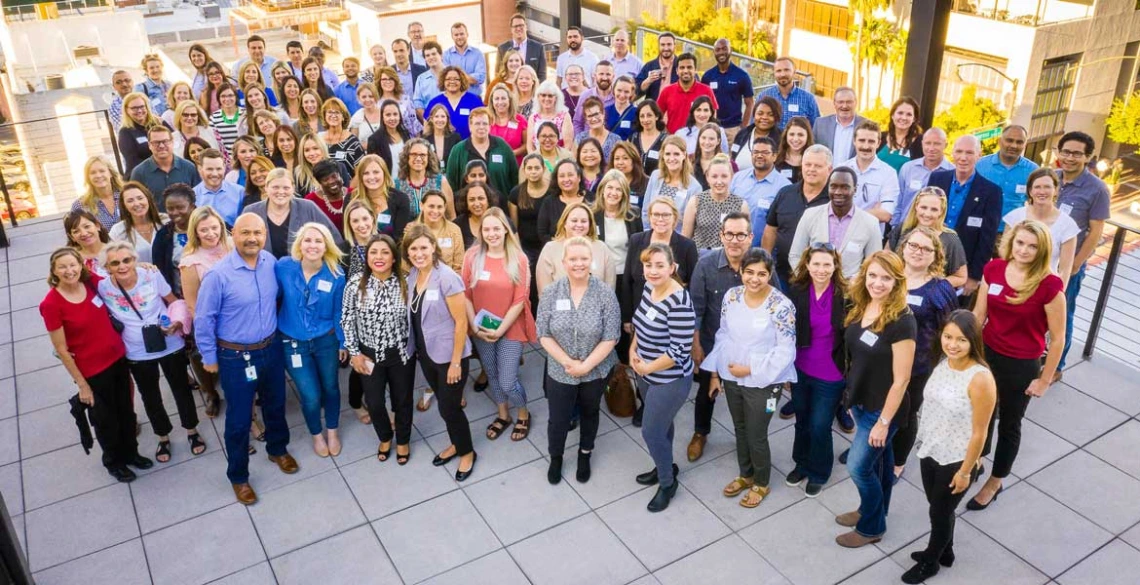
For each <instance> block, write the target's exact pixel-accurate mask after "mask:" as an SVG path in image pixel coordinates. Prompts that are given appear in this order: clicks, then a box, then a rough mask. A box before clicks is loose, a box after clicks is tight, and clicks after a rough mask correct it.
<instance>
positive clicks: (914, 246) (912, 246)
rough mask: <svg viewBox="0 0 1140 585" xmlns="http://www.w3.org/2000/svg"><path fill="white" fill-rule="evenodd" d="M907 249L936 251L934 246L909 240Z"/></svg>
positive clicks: (928, 252) (924, 251)
mask: <svg viewBox="0 0 1140 585" xmlns="http://www.w3.org/2000/svg"><path fill="white" fill-rule="evenodd" d="M906 249H907V250H910V251H911V252H922V253H923V254H933V253H934V248H930V247H927V246H923V245H922V244H919V243H918V242H907V243H906Z"/></svg>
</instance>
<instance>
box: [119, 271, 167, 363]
mask: <svg viewBox="0 0 1140 585" xmlns="http://www.w3.org/2000/svg"><path fill="white" fill-rule="evenodd" d="M118 287H119V290H120V291H121V292H122V293H123V296H124V297H126V299H127V304H128V305H130V306H131V309H133V310H134V312H135V314H136V315H138V316H139V319H141V320H143V321H145V320H146V318H145V317H143V316H142V313H140V312H139V309H138V307H136V306H135V302H134V301H133V300H131V295H129V294H127V291H126V289H124V288H123V285H121V284H120V285H118ZM142 336H143V348H144V349H145V350H146V352H147V353H158V352H160V351H166V334H165V333H163V332H162V328H160V327H159V326H158V325H157V324H154V323H151V324H150V325H143V327H142Z"/></svg>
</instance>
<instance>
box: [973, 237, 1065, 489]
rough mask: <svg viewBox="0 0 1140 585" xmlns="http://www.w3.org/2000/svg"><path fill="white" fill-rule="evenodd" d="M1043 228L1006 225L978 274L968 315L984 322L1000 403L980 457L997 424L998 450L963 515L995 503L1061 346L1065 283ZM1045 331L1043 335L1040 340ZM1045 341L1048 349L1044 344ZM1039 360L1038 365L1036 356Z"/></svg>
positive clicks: (1048, 382)
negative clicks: (994, 253)
mask: <svg viewBox="0 0 1140 585" xmlns="http://www.w3.org/2000/svg"><path fill="white" fill-rule="evenodd" d="M1052 240H1053V238H1052V235H1051V234H1050V232H1049V228H1048V227H1047V226H1046V225H1045V224H1043V223H1041V222H1038V221H1033V220H1025V221H1022V222H1020V223H1018V224H1017V225H1014V226H1011V227H1009V228H1007V233H1006V236H1005V238H1004V239H1003V240H1002V243H1001V257H999V258H995V259H993V260H990V261H989V263H988V264H986V267H985V269H983V271H982V282H981V284H980V285H979V286H978V290H979V291H981V292H982V294H979V295H978V300H977V301H976V302H975V304H974V315H975V316H977V318H978V322H979V323H983V324H984V325H983V326H982V340H983V341H984V342H985V348H986V362H988V363H989V365H990V368H992V370H993V373H994V379H995V381H996V382H997V393H998V406H997V409H996V410H995V411H994V414H993V417H992V418H991V419H990V424H989V433H988V434H987V435H986V446H985V449H983V451H982V455H986V454H989V453H990V445H991V444H993V442H994V420H995V419H997V420H998V421H999V422H998V423H997V447H996V448H995V449H994V451H993V462H994V463H993V469H992V470H991V471H990V477H989V478H988V479H986V483H985V484H983V485H982V488H981V489H980V490H979V491H978V493H977V495H975V496H974V499H972V500H970V501H969V502H967V503H966V509H968V510H985V509H986V508H987V507H989V505H990V503H992V502H993V501H994V500H996V499H997V497H998V495H999V494H1001V492H1002V489H1003V488H1004V486H1003V485H1002V481H1003V480H1004V479H1005V478H1006V477H1008V476H1009V474H1010V471H1011V470H1012V469H1013V462H1014V460H1015V459H1017V452H1018V450H1019V448H1020V447H1021V419H1022V418H1023V417H1024V416H1025V409H1026V408H1027V407H1028V406H1029V401H1030V400H1031V399H1033V398H1041V397H1042V396H1044V395H1045V392H1046V391H1048V390H1049V386H1051V385H1052V383H1053V374H1054V373H1056V371H1057V364H1058V363H1059V362H1060V361H1061V352H1062V350H1064V348H1065V292H1064V288H1065V281H1063V280H1061V278H1060V277H1058V276H1057V275H1056V274H1053V272H1052V270H1050V268H1049V266H1050V263H1051V259H1050V256H1051V255H1052V249H1053V242H1052ZM1046 334H1048V337H1046ZM1046 340H1048V345H1046ZM1046 349H1048V353H1047V354H1046V355H1045V364H1044V367H1042V365H1041V354H1042V353H1045V351H1046Z"/></svg>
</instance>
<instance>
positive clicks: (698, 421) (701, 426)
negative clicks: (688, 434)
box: [693, 348, 716, 435]
mask: <svg viewBox="0 0 1140 585" xmlns="http://www.w3.org/2000/svg"><path fill="white" fill-rule="evenodd" d="M710 349H711V348H710ZM693 377H694V378H696V379H697V399H696V405H695V408H694V409H693V432H694V433H699V434H702V435H707V434H709V433H710V432H712V417H713V406H714V405H715V404H716V401H715V400H713V399H712V398H709V384H710V383H711V382H712V374H711V373H710V372H706V371H704V370H700V371H699V372H694V373H693Z"/></svg>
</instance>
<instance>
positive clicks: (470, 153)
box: [446, 108, 519, 198]
mask: <svg viewBox="0 0 1140 585" xmlns="http://www.w3.org/2000/svg"><path fill="white" fill-rule="evenodd" d="M467 127H468V129H469V130H470V131H471V137H470V138H468V139H466V140H464V141H463V142H460V143H459V144H456V145H455V147H454V148H452V149H451V154H450V155H448V157H447V163H446V164H447V167H446V168H447V182H448V184H450V185H451V186H452V188H453V189H455V190H456V191H458V190H459V189H462V188H463V187H464V185H465V184H466V183H465V181H464V179H465V175H466V172H467V163H469V162H471V161H473V160H481V161H483V162H484V163H486V165H487V183H489V184H490V185H491V186H492V187H494V188H495V190H496V191H498V192H499V193H500V198H502V194H503V193H510V192H511V189H513V188H514V187H515V186H516V185H518V184H519V165H518V159H516V158H515V151H514V150H513V149H512V148H511V145H509V144H507V142H506V141H505V140H503V139H502V138H499V137H498V136H491V110H488V109H487V108H475V109H474V110H471V115H470V116H468V117H467Z"/></svg>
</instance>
